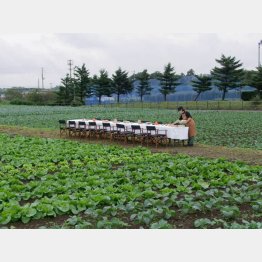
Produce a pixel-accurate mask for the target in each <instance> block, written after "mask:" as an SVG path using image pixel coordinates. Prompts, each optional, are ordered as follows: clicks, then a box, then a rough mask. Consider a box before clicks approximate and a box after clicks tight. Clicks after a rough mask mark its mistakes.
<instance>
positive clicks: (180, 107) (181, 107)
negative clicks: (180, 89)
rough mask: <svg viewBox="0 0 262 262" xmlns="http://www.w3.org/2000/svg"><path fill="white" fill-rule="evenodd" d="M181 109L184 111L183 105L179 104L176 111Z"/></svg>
mask: <svg viewBox="0 0 262 262" xmlns="http://www.w3.org/2000/svg"><path fill="white" fill-rule="evenodd" d="M181 110H183V111H185V108H184V107H183V106H179V107H178V108H177V111H181Z"/></svg>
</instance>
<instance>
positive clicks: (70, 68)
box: [67, 59, 75, 102]
mask: <svg viewBox="0 0 262 262" xmlns="http://www.w3.org/2000/svg"><path fill="white" fill-rule="evenodd" d="M67 64H68V65H69V76H70V81H71V84H72V85H73V89H74V102H75V83H74V82H73V81H72V65H73V61H72V60H71V59H69V60H67Z"/></svg>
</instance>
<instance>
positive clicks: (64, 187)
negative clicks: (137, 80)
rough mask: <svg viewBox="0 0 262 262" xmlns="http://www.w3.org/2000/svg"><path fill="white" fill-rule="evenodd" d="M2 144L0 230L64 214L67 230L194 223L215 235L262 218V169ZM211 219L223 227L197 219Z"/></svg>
mask: <svg viewBox="0 0 262 262" xmlns="http://www.w3.org/2000/svg"><path fill="white" fill-rule="evenodd" d="M1 145H2V147H0V151H1V152H0V162H1V165H0V225H7V226H11V225H13V224H12V223H16V222H19V221H22V222H23V223H29V225H28V226H30V222H31V220H37V219H42V218H45V217H58V218H59V216H64V215H65V216H72V217H70V219H69V220H68V221H67V222H65V224H64V225H63V226H64V227H65V228H66V227H68V228H98V227H99V228H128V227H132V228H133V227H137V228H138V227H141V226H142V227H143V228H175V227H181V223H183V222H184V220H186V219H187V216H194V217H195V219H196V221H195V225H194V226H195V227H197V228H210V227H212V228H214V227H218V226H219V227H230V226H231V225H233V223H234V222H235V223H238V222H239V221H240V220H241V219H242V218H244V219H248V218H250V219H253V217H254V219H255V218H259V217H260V216H261V206H262V203H261V199H260V198H261V194H260V192H261V185H262V181H261V179H262V178H261V174H262V169H261V167H260V166H250V165H245V164H244V163H239V162H234V163H233V162H232V163H231V162H228V161H226V160H225V159H205V158H197V157H190V156H187V155H181V154H177V155H175V156H174V155H171V154H167V153H165V154H162V153H154V154H152V153H151V152H150V151H149V150H148V149H146V148H143V147H136V148H130V149H127V148H123V147H117V146H106V145H96V144H86V143H78V142H76V141H63V140H52V139H48V140H46V139H39V138H29V137H27V138H23V137H19V136H17V137H12V138H10V137H9V136H7V135H3V134H0V146H1ZM25 155H26V156H27V157H24V156H25ZM17 163H19V166H18V165H17ZM247 204H248V205H249V209H248V214H245V212H243V214H242V213H241V212H240V209H241V210H242V207H243V205H244V206H245V205H247ZM219 211H220V212H219ZM210 213H212V217H213V215H214V214H215V216H217V217H216V218H215V219H220V218H224V219H225V221H224V222H223V223H222V222H221V221H220V222H218V221H216V224H213V222H214V220H212V223H211V222H210V221H208V220H203V221H202V220H199V221H198V220H197V218H199V217H203V216H205V214H210ZM247 215H248V216H249V215H250V217H247ZM181 221H182V222H181ZM245 225H247V224H244V225H242V224H241V227H242V226H245ZM55 226H56V227H61V225H55ZM247 226H251V225H250V224H248V225H247ZM252 226H253V224H252ZM254 226H257V225H254ZM48 227H49V225H48Z"/></svg>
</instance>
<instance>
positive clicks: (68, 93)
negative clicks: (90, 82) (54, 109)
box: [57, 74, 74, 105]
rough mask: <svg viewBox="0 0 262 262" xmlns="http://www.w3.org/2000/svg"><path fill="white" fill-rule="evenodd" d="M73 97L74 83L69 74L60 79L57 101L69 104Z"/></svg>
mask: <svg viewBox="0 0 262 262" xmlns="http://www.w3.org/2000/svg"><path fill="white" fill-rule="evenodd" d="M73 99H74V83H73V79H72V78H70V76H69V74H67V75H66V77H65V78H62V79H61V85H60V86H59V91H58V92H57V103H58V104H62V105H70V104H71V102H72V101H73Z"/></svg>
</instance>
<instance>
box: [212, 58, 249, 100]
mask: <svg viewBox="0 0 262 262" xmlns="http://www.w3.org/2000/svg"><path fill="white" fill-rule="evenodd" d="M216 62H218V63H219V64H220V65H221V67H220V68H219V67H215V68H213V69H212V71H211V74H212V77H213V79H214V83H215V85H216V86H217V87H218V88H219V90H221V91H222V92H223V94H222V100H225V96H226V93H227V92H228V90H230V89H234V88H238V87H241V86H242V85H243V82H242V81H243V76H244V70H243V69H242V68H241V66H242V63H240V60H238V61H236V58H235V57H231V56H229V57H226V56H224V55H222V56H221V58H220V59H216Z"/></svg>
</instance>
